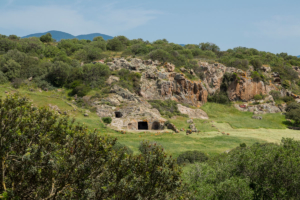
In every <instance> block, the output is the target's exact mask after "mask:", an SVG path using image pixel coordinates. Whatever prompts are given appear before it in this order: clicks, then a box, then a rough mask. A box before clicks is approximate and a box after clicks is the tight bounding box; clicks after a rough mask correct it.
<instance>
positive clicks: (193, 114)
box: [177, 104, 208, 123]
mask: <svg viewBox="0 0 300 200" xmlns="http://www.w3.org/2000/svg"><path fill="white" fill-rule="evenodd" d="M177 107H178V110H179V112H181V113H182V114H186V115H188V116H189V118H192V119H208V115H207V114H206V112H204V111H203V110H201V109H192V108H188V107H186V106H183V105H181V104H177ZM188 123H193V120H192V121H191V122H188Z"/></svg>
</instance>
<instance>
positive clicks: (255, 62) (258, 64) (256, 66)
mask: <svg viewBox="0 0 300 200" xmlns="http://www.w3.org/2000/svg"><path fill="white" fill-rule="evenodd" d="M250 64H251V65H252V66H253V68H254V70H255V71H258V70H260V68H261V67H262V63H261V61H260V60H258V59H253V60H251V61H250Z"/></svg>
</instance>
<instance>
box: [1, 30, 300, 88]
mask: <svg viewBox="0 0 300 200" xmlns="http://www.w3.org/2000/svg"><path fill="white" fill-rule="evenodd" d="M50 35H51V34H50ZM48 36H49V34H48ZM42 41H43V42H42ZM51 41H52V40H51V38H50V39H49V38H48V39H45V36H42V37H41V38H36V37H32V38H23V39H21V38H19V37H17V36H15V35H10V36H4V35H0V55H1V60H0V69H1V72H2V73H1V74H0V82H2V83H3V82H7V81H13V80H15V79H21V80H24V79H28V78H30V77H32V78H33V80H34V81H35V82H36V84H38V85H39V86H43V87H47V88H48V89H51V88H52V86H54V87H66V86H67V85H68V84H70V83H72V82H74V81H78V82H80V83H81V84H83V85H86V86H88V87H90V88H91V89H94V88H99V87H102V86H103V85H104V84H103V81H104V80H105V78H106V77H107V76H108V75H109V73H110V72H109V70H107V68H105V67H104V66H100V65H99V66H97V67H92V66H89V65H88V63H90V62H92V61H95V60H99V59H103V60H104V61H105V62H108V61H110V59H111V58H112V57H120V56H122V57H125V58H128V57H140V58H142V59H152V60H159V61H161V62H171V63H174V64H175V65H176V67H178V68H179V67H182V66H184V67H186V68H188V69H193V70H194V71H195V73H196V74H197V76H198V77H199V78H203V73H202V71H201V70H202V69H201V67H199V65H198V61H199V60H201V61H207V62H209V63H214V62H219V63H223V64H225V65H226V66H228V67H236V68H240V69H243V70H246V69H248V66H249V65H252V66H253V67H254V69H255V70H256V71H257V72H255V73H256V74H255V73H254V74H253V76H255V77H262V76H261V71H260V67H261V66H262V65H268V66H270V67H271V68H272V70H273V71H275V72H279V74H280V77H281V79H282V82H283V83H287V84H283V87H286V88H289V89H291V90H292V91H293V92H294V93H299V87H300V86H299V85H300V80H299V77H298V75H297V73H296V72H295V71H294V70H292V68H291V66H300V58H297V57H296V56H290V55H288V54H286V53H280V54H272V53H269V52H263V51H258V50H256V49H253V48H250V49H248V48H243V47H237V48H234V49H228V50H227V51H220V48H219V47H218V46H217V45H215V44H212V43H200V44H189V45H185V46H184V47H183V46H181V45H178V44H174V43H169V42H168V41H167V40H165V39H163V40H156V41H154V42H152V43H150V42H148V41H143V40H142V39H134V40H129V39H128V38H126V37H124V36H117V37H114V38H113V39H111V40H107V41H105V40H104V39H103V38H102V37H95V38H94V39H93V41H91V40H84V39H82V40H78V39H67V40H61V41H60V42H51ZM81 62H84V63H86V64H85V65H83V66H81ZM95 70H97V71H98V72H100V71H103V70H104V71H106V72H104V73H106V74H105V75H104V77H102V76H101V77H91V76H93V75H94V74H95V73H93V72H94V71H95ZM53 76H55V79H53ZM255 77H254V78H255ZM190 78H192V77H190ZM261 80H263V81H265V82H266V83H268V81H269V80H266V79H264V78H263V79H261Z"/></svg>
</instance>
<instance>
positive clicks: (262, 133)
mask: <svg viewBox="0 0 300 200" xmlns="http://www.w3.org/2000/svg"><path fill="white" fill-rule="evenodd" d="M5 91H7V92H9V93H13V92H17V91H18V92H19V93H20V94H22V95H25V96H27V97H29V98H30V99H32V100H33V104H34V105H35V106H39V107H40V106H48V105H49V104H52V105H57V106H58V107H59V108H60V109H61V110H62V111H67V112H68V114H69V115H70V116H71V117H74V118H76V120H77V121H78V122H80V123H85V124H86V125H87V126H89V127H90V128H93V129H94V128H97V129H98V130H99V131H100V133H101V134H107V135H111V136H113V137H117V138H118V139H119V142H121V143H124V144H126V145H128V146H129V147H130V148H132V149H133V150H134V152H135V153H137V152H138V145H139V143H140V141H142V140H150V141H157V142H159V143H161V144H162V145H163V146H164V147H165V149H166V151H167V152H169V153H172V154H173V155H174V156H175V157H176V156H178V155H179V154H180V153H181V152H183V151H187V150H201V151H203V152H206V153H208V154H217V153H220V152H224V151H226V150H228V149H231V148H234V147H236V146H238V145H239V144H240V143H243V142H245V143H246V144H247V145H251V144H253V143H255V142H264V141H270V142H279V141H280V140H281V138H282V137H292V138H295V139H300V134H299V131H293V130H288V129H283V128H285V125H284V124H283V123H282V122H283V121H284V117H283V116H282V115H280V114H269V115H264V116H263V117H264V119H263V120H261V121H260V120H253V119H251V116H252V114H251V113H244V112H239V111H237V110H236V109H234V108H233V107H230V106H224V105H219V104H212V103H207V104H205V105H204V106H203V107H202V108H203V110H205V111H206V112H207V113H208V115H209V116H210V120H199V119H196V120H194V122H195V123H196V126H197V128H198V130H200V131H201V132H200V133H193V134H192V135H189V136H186V135H185V132H184V131H182V132H180V133H179V134H173V133H172V132H171V131H170V130H166V131H165V132H164V133H156V132H145V133H144V132H135V133H127V134H121V133H119V132H115V131H113V130H111V129H109V128H105V127H104V126H103V124H102V123H101V121H100V119H99V117H98V116H97V115H96V114H95V113H90V114H89V117H84V116H83V113H84V112H85V110H83V109H78V108H77V109H76V111H74V109H73V108H72V107H71V106H70V105H69V104H68V103H70V101H67V98H66V97H67V95H66V93H67V92H63V91H62V92H58V91H48V92H45V91H43V92H39V91H38V90H35V91H34V92H30V91H29V90H28V88H25V87H24V88H21V89H18V90H15V89H13V88H11V87H10V85H1V86H0V96H5V95H6V94H5ZM186 120H187V118H184V117H177V119H170V121H171V122H172V123H174V124H175V125H176V126H177V128H179V129H181V128H184V129H187V128H188V126H189V124H187V123H186ZM217 122H225V123H217ZM229 124H230V125H231V126H232V127H233V128H232V127H231V126H230V125H229ZM212 125H214V126H215V127H213V126H212ZM262 127H263V129H262ZM237 128H238V129H237ZM241 128H242V129H241ZM247 128H249V129H247ZM258 128H259V129H258ZM266 128H267V129H266ZM223 131H224V132H226V133H230V135H229V136H228V135H222V134H221V132H223ZM298 135H299V136H298Z"/></svg>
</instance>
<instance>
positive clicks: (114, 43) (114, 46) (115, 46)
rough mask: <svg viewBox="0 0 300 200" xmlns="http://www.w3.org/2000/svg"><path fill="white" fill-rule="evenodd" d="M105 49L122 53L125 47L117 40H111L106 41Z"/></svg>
mask: <svg viewBox="0 0 300 200" xmlns="http://www.w3.org/2000/svg"><path fill="white" fill-rule="evenodd" d="M106 48H107V50H111V51H122V50H124V49H125V46H124V45H123V43H122V42H121V41H120V40H119V39H117V38H113V39H111V40H108V41H107V45H106Z"/></svg>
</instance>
